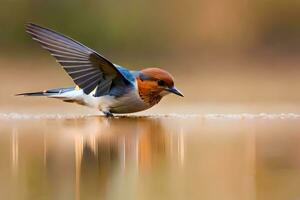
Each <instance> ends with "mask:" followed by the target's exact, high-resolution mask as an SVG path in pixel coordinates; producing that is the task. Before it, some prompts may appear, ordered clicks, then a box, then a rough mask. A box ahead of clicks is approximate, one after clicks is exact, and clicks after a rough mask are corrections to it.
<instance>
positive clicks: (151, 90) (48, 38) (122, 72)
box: [17, 23, 183, 117]
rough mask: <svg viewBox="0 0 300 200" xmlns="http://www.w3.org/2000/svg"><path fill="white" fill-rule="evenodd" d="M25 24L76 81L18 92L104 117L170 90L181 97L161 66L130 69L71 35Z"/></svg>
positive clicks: (138, 107) (142, 107) (130, 110)
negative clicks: (85, 108) (73, 105)
mask: <svg viewBox="0 0 300 200" xmlns="http://www.w3.org/2000/svg"><path fill="white" fill-rule="evenodd" d="M25 27H26V32H27V33H29V34H30V35H31V37H32V39H33V40H35V41H37V42H38V43H40V44H41V46H42V47H43V48H44V49H46V50H48V51H49V52H50V54H51V55H52V56H53V57H55V59H56V61H57V62H58V63H59V64H60V65H61V66H62V67H63V69H64V70H65V71H66V72H67V73H68V75H69V76H70V77H71V78H72V80H73V81H74V83H75V84H76V85H75V86H72V87H64V88H56V89H49V90H44V91H40V92H30V93H21V94H17V95H24V96H46V97H50V98H57V99H61V100H63V101H65V102H71V103H77V104H80V105H84V106H88V107H92V108H96V109H98V110H100V111H102V112H103V113H104V114H105V116H107V117H112V116H113V113H133V112H138V111H142V110H146V109H148V108H151V107H152V106H154V105H155V104H157V103H158V102H159V101H160V100H161V99H162V97H163V96H165V95H167V94H170V93H173V94H176V95H179V96H182V97H183V95H182V93H181V92H180V91H179V90H177V89H176V87H175V86H174V81H173V77H172V75H171V74H170V73H169V72H167V71H165V70H163V69H160V68H146V69H142V70H140V71H130V70H128V69H126V68H124V67H121V66H119V65H116V64H113V63H112V62H110V61H109V60H108V59H106V58H105V57H104V56H102V55H101V54H99V53H97V52H96V51H94V50H92V49H90V48H88V47H87V46H85V45H83V44H81V43H79V42H77V41H76V40H74V39H72V38H70V37H67V36H64V35H62V34H60V33H57V32H55V31H53V30H50V29H48V28H44V27H41V26H39V25H36V24H33V23H28V24H26V26H25Z"/></svg>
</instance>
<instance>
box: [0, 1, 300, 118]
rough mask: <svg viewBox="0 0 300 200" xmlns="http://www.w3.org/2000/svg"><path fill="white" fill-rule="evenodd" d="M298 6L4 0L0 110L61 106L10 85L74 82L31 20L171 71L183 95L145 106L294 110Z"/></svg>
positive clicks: (123, 58)
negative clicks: (30, 30)
mask: <svg viewBox="0 0 300 200" xmlns="http://www.w3.org/2000/svg"><path fill="white" fill-rule="evenodd" d="M299 10H300V2H299V1H296V0H252V1H249V0H222V1H220V0H219V1H218V0H201V1H200V0H198V1H195V0H187V1H184V2H182V1H163V2H162V1H146V0H142V1H141V0H140V1H136V0H130V1H118V0H113V1H94V0H88V1H79V0H75V1H73V0H72V1H71V0H64V1H60V0H51V1H36V0H2V1H1V8H0V25H1V27H2V29H1V31H0V43H1V46H0V51H1V54H0V68H1V74H0V78H1V83H2V84H1V86H0V90H1V94H0V95H1V98H0V105H1V107H0V109H2V110H7V111H13V110H14V109H16V108H18V110H19V111H21V110H24V111H26V112H30V111H32V109H28V110H26V108H24V105H28V106H30V105H32V104H35V102H36V103H37V106H45V107H48V105H50V106H51V107H53V105H56V106H58V107H59V106H60V105H62V103H58V102H57V101H53V100H45V99H41V98H37V99H33V98H16V97H14V96H13V94H15V93H18V92H26V91H36V90H41V89H42V90H43V89H47V88H55V87H60V86H69V85H72V84H73V83H72V81H71V79H70V78H69V77H68V76H67V75H66V74H65V73H64V71H63V70H62V69H61V68H60V67H59V65H58V64H57V63H56V62H55V60H54V59H53V58H51V56H50V55H49V54H48V52H46V51H45V50H42V49H41V47H40V46H39V45H38V44H37V43H36V42H34V41H32V40H31V39H30V37H29V36H28V35H27V34H26V33H25V32H24V24H25V23H26V22H34V23H37V24H40V25H42V26H45V27H49V28H51V29H54V30H56V31H58V32H61V33H64V34H65V35H68V36H70V37H72V38H74V39H76V40H78V41H80V42H82V43H83V44H85V45H87V46H89V47H91V48H93V49H94V50H96V51H98V52H100V53H101V54H103V55H104V56H106V57H107V58H109V59H110V60H112V61H113V62H114V63H117V64H120V65H122V66H125V67H128V68H130V69H140V68H144V67H149V66H150V67H162V68H164V69H167V70H169V71H170V72H171V73H172V74H173V75H174V76H175V78H176V84H177V86H178V88H180V89H181V90H182V91H183V93H184V94H185V98H184V99H178V97H175V96H170V97H167V98H168V99H164V100H163V101H162V103H161V106H160V107H159V108H154V109H153V110H152V111H151V112H171V111H174V104H175V105H176V109H177V111H178V112H195V111H196V112H205V113H207V112H218V111H220V112H226V111H228V110H227V109H226V106H225V107H224V105H231V106H232V107H231V108H230V111H233V112H234V111H237V112H239V111H240V112H243V111H245V112H258V111H261V112H268V111H270V112H271V111H276V112H294V111H296V110H297V109H298V108H297V105H298V103H299V100H300V93H299V89H300V80H298V79H299V78H298V77H300V68H299V64H300V56H299V55H300V37H299V36H300V23H299V18H300V12H299ZM53 102H54V103H53ZM18 104H21V105H22V106H21V107H20V108H19V107H18ZM39 104H43V105H39ZM189 105H193V106H190V107H189ZM200 105H201V106H200ZM25 107H27V106H25ZM183 107H184V108H183ZM233 107H234V108H233ZM63 108H64V109H63V110H68V109H71V110H73V109H77V108H78V106H74V105H66V104H63ZM43 109H44V108H43ZM53 109H54V111H55V108H53ZM79 109H80V110H84V108H81V107H80V108H79ZM51 111H53V110H52V109H51V110H50V112H51ZM56 111H61V108H59V109H58V110H56ZM67 112H68V111H67ZM87 112H90V111H87ZM228 112H229V111H228Z"/></svg>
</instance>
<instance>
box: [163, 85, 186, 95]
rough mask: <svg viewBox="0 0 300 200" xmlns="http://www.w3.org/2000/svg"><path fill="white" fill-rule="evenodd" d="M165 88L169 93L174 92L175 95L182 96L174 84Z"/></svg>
mask: <svg viewBox="0 0 300 200" xmlns="http://www.w3.org/2000/svg"><path fill="white" fill-rule="evenodd" d="M166 90H167V91H168V92H171V93H173V94H176V95H178V96H181V97H183V94H182V93H181V92H180V91H179V90H177V88H176V87H175V86H173V87H171V88H167V89H166Z"/></svg>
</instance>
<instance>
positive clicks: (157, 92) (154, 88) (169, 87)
mask: <svg viewBox="0 0 300 200" xmlns="http://www.w3.org/2000/svg"><path fill="white" fill-rule="evenodd" d="M137 84H138V90H139V95H140V97H141V98H142V99H143V100H144V101H145V102H146V103H148V104H150V105H154V104H156V103H158V102H159V101H160V100H161V98H162V97H163V96H165V95H167V94H169V93H174V94H176V95H179V96H183V95H182V94H181V93H180V92H179V91H178V90H177V89H176V88H175V86H174V80H173V76H172V75H171V74H170V73H169V72H167V71H165V70H163V69H160V68H146V69H143V70H141V71H140V74H139V76H138V77H137Z"/></svg>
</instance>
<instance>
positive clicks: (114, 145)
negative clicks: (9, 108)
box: [0, 114, 300, 200]
mask: <svg viewBox="0 0 300 200" xmlns="http://www.w3.org/2000/svg"><path fill="white" fill-rule="evenodd" d="M0 120H1V121H0V122H1V123H0V128H1V134H0V150H1V151H0V154H1V155H0V156H1V160H0V193H1V198H2V199H12V200H14V199H18V200H19V199H28V200H29V199H30V200H31V199H64V200H65V199H75V200H79V199H116V200H117V199H209V200H214V199H215V200H225V199H230V200H234V199H237V200H243V199H246V200H248V199H249V200H250V199H251V200H252V199H253V200H254V199H264V200H265V199H272V200H274V199H275V200H276V199H278V200H279V199H285V200H287V199H298V198H299V197H300V190H299V185H300V159H299V141H300V135H299V128H300V123H299V122H300V118H299V116H298V115H293V114H287V115H284V114H282V115H265V114H261V115H246V114H244V115H170V116H163V115H157V116H144V117H136V116H132V117H120V118H116V119H106V118H103V117H101V116H59V115H43V116H35V115H27V116H26V115H18V114H2V115H1V117H0Z"/></svg>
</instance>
